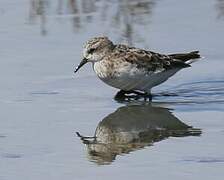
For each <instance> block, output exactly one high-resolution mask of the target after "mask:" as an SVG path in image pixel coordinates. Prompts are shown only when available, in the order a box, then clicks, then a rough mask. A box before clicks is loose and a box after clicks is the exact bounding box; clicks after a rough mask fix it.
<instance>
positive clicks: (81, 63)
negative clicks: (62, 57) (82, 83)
mask: <svg viewBox="0 0 224 180" xmlns="http://www.w3.org/2000/svg"><path fill="white" fill-rule="evenodd" d="M87 62H88V61H87V59H86V58H83V60H82V61H81V62H80V63H79V65H78V66H77V67H76V68H75V71H74V73H76V72H77V71H78V70H79V69H80V68H81V67H82V66H83V65H84V64H86V63H87Z"/></svg>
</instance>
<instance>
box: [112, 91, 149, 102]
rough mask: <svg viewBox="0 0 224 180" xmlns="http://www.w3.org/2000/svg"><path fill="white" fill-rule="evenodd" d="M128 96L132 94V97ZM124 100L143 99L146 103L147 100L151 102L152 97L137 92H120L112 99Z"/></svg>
mask: <svg viewBox="0 0 224 180" xmlns="http://www.w3.org/2000/svg"><path fill="white" fill-rule="evenodd" d="M129 94H134V95H129ZM126 98H128V99H131V98H134V99H135V100H138V99H140V98H144V100H145V101H147V100H149V101H151V100H152V95H151V93H143V92H139V91H124V90H120V91H119V92H118V93H117V94H116V95H115V97H114V99H115V100H118V101H123V100H125V99H126Z"/></svg>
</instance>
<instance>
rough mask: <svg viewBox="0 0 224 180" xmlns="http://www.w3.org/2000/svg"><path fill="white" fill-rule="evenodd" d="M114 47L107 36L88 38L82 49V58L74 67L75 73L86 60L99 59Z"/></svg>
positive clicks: (94, 60) (95, 60) (93, 60)
mask: <svg viewBox="0 0 224 180" xmlns="http://www.w3.org/2000/svg"><path fill="white" fill-rule="evenodd" d="M113 48H114V44H113V43H112V41H110V40H109V39H108V38H107V37H95V38H92V39H90V40H88V41H87V42H86V44H85V46H84V49H83V60H82V61H81V62H80V64H79V65H78V66H77V67H76V69H75V73H76V72H77V71H78V70H79V69H80V68H81V67H82V66H83V65H84V64H86V63H87V62H92V63H95V62H97V61H101V60H102V59H103V57H105V56H106V55H107V54H108V53H110V52H111V51H112V50H113Z"/></svg>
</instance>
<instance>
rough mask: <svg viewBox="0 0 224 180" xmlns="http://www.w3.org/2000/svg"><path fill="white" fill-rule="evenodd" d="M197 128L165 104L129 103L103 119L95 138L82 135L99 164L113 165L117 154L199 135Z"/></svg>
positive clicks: (91, 158)
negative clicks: (164, 140)
mask: <svg viewBox="0 0 224 180" xmlns="http://www.w3.org/2000/svg"><path fill="white" fill-rule="evenodd" d="M200 134H201V130H200V129H195V128H193V127H191V126H188V125H187V124H185V123H183V122H181V121H180V120H179V119H178V118H176V117H175V116H174V115H173V114H172V112H171V111H170V110H169V109H167V108H163V107H154V106H152V105H150V104H147V105H127V106H123V107H120V108H118V109H117V110H116V111H115V112H113V113H111V114H109V115H108V116H107V117H105V118H104V119H103V120H102V121H101V122H99V124H98V126H97V128H96V131H95V134H94V136H93V137H86V136H82V135H81V134H80V133H78V132H77V135H78V136H79V137H80V139H81V140H82V142H83V143H84V144H85V145H86V146H87V150H88V157H89V159H90V161H93V162H95V163H97V164H99V165H103V164H110V163H111V162H113V161H114V160H115V159H116V156H117V155H122V154H123V155H124V154H127V153H129V152H131V151H136V150H139V149H142V148H144V147H146V146H151V145H152V144H153V143H154V142H158V141H161V140H163V139H166V138H168V137H185V136H199V135H200Z"/></svg>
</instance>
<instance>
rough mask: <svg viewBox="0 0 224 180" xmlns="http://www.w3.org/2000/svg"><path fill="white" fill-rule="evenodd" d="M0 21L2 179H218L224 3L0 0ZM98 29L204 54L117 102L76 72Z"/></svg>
mask: <svg viewBox="0 0 224 180" xmlns="http://www.w3.org/2000/svg"><path fill="white" fill-rule="evenodd" d="M0 22H1V25H0V40H1V42H0V59H1V60H0V73H1V74H0V82H1V88H0V108H1V113H0V180H12V179H21V180H23V179H32V180H35V179H38V180H39V179H62V178H63V179H103V178H104V179H105V178H106V179H115V178H116V179H136V178H139V179H149V178H155V179H164V178H166V179H179V178H181V179H215V180H216V179H218V180H219V179H220V180H221V179H222V177H223V175H224V172H223V168H224V151H223V149H224V145H223V138H224V121H223V120H224V80H223V78H224V61H223V58H224V51H223V47H224V41H223V32H224V1H223V0H199V1H197V2H195V1H193V0H188V1H178V0H172V1H165V0H161V1H155V0H141V1H135V0H129V1H118V0H114V1H112V0H111V1H103V0H97V1H95V0H85V1H81V0H77V1H74V0H66V1H61V0H58V1H53V0H30V1H29V0H20V1H7V0H1V1H0ZM101 34H105V35H107V36H109V37H110V38H111V39H112V40H113V41H115V42H123V43H129V44H130V45H134V46H138V47H141V48H149V49H151V50H154V51H159V52H163V53H175V52H182V51H191V50H200V52H201V55H202V56H203V57H204V58H203V59H201V60H200V61H197V62H195V63H194V64H193V65H192V67H191V68H186V69H184V70H182V71H181V72H178V73H177V74H176V75H175V76H174V77H172V78H171V79H169V80H168V81H167V82H166V83H164V84H163V85H161V86H158V87H156V88H155V89H153V96H154V97H153V101H152V103H149V102H144V101H142V100H134V99H132V100H129V101H122V102H120V101H119V102H118V101H116V100H114V99H113V97H114V95H115V94H116V92H117V90H116V89H113V88H111V87H109V86H107V85H105V84H104V83H102V82H101V81H100V80H98V79H97V78H96V76H95V75H94V73H93V71H92V69H91V67H90V65H86V66H85V67H83V68H82V69H81V70H80V71H79V73H77V74H76V75H74V74H73V70H74V67H75V65H77V64H78V63H79V61H80V59H81V50H82V46H83V43H84V42H85V41H86V40H87V39H89V38H90V37H93V36H97V35H101ZM76 132H79V133H80V135H81V136H85V137H78V136H77V135H76ZM88 136H89V138H88Z"/></svg>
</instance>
